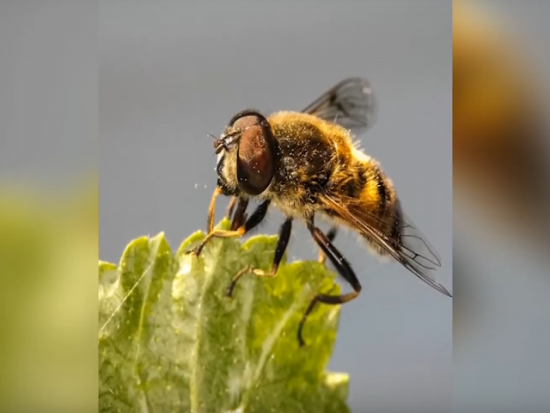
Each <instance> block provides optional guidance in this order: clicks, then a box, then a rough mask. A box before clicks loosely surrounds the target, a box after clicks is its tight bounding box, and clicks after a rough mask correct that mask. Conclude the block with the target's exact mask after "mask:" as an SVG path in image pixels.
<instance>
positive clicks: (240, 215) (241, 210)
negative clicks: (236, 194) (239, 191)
mask: <svg viewBox="0 0 550 413" xmlns="http://www.w3.org/2000/svg"><path fill="white" fill-rule="evenodd" d="M233 199H236V198H233ZM247 207H248V199H244V198H239V203H238V204H237V209H235V215H233V220H232V221H231V231H236V230H237V228H239V227H240V226H241V225H242V224H243V222H245V221H246V214H245V212H246V208H247ZM232 214H233V211H231V212H229V211H228V215H227V216H228V217H229V218H231V215H232Z"/></svg>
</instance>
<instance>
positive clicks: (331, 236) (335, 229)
mask: <svg viewBox="0 0 550 413" xmlns="http://www.w3.org/2000/svg"><path fill="white" fill-rule="evenodd" d="M337 234H338V227H336V226H334V227H332V228H331V229H330V230H329V231H328V232H327V238H328V240H329V241H330V242H334V238H336V235H337ZM326 258H327V256H326V255H325V253H324V252H323V250H321V251H319V262H320V263H321V264H324V263H325V260H326Z"/></svg>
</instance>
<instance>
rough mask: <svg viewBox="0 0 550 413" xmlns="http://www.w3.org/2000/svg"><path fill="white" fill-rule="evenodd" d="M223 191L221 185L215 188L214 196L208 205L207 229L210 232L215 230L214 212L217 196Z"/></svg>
mask: <svg viewBox="0 0 550 413" xmlns="http://www.w3.org/2000/svg"><path fill="white" fill-rule="evenodd" d="M221 193H222V190H221V188H220V187H219V186H217V187H216V189H214V193H213V194H212V198H211V199H210V206H209V207H208V217H207V219H206V229H207V231H208V233H211V232H212V231H213V230H214V212H215V210H216V198H217V197H218V195H220V194H221Z"/></svg>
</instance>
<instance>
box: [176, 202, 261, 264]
mask: <svg viewBox="0 0 550 413" xmlns="http://www.w3.org/2000/svg"><path fill="white" fill-rule="evenodd" d="M270 202H271V201H270V200H266V201H264V202H262V203H261V204H260V205H258V207H257V208H256V209H255V210H254V212H253V213H252V215H250V218H248V219H247V220H246V222H245V223H244V224H243V225H241V226H239V228H237V229H236V230H235V231H224V230H220V229H213V230H212V231H210V233H209V234H208V235H207V236H206V237H205V238H204V239H203V240H202V242H201V243H200V244H199V245H197V246H196V247H195V248H193V249H192V250H189V251H186V252H185V253H186V254H194V255H196V256H199V255H200V253H201V251H202V249H203V248H204V247H205V246H206V244H208V243H209V242H210V241H211V240H212V239H213V238H235V237H242V236H244V235H245V234H246V233H247V232H249V231H250V230H252V229H253V228H255V227H257V226H258V224H260V222H262V221H263V219H264V218H265V216H266V214H267V209H268V207H269V204H270Z"/></svg>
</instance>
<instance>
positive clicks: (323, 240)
mask: <svg viewBox="0 0 550 413" xmlns="http://www.w3.org/2000/svg"><path fill="white" fill-rule="evenodd" d="M307 228H308V229H309V231H310V233H311V235H312V236H313V239H314V240H315V242H316V243H317V245H319V247H320V248H321V250H322V251H323V253H324V254H325V255H326V256H327V257H328V258H329V259H330V261H331V262H332V265H334V267H335V268H336V270H337V271H338V273H339V274H340V275H341V276H342V277H343V278H344V279H345V280H346V281H347V282H348V283H349V284H350V285H351V286H352V287H353V292H351V293H347V294H341V295H328V294H317V295H316V296H315V297H313V299H312V300H311V302H310V303H309V306H308V307H307V309H306V311H305V313H304V315H303V317H302V320H301V321H300V325H299V326H298V342H299V344H300V347H302V346H304V344H305V343H304V340H303V338H302V330H303V328H304V324H305V322H306V320H307V317H308V316H309V314H310V313H311V312H312V311H313V309H314V308H315V306H316V305H317V303H324V304H329V305H338V304H344V303H347V302H349V301H351V300H353V299H354V298H356V297H357V296H358V295H359V293H360V292H361V284H360V283H359V280H358V279H357V276H356V275H355V272H354V271H353V270H352V269H351V266H350V265H349V263H348V262H347V260H346V259H345V258H344V256H343V255H342V253H341V252H340V251H338V249H337V248H336V247H335V246H334V245H333V244H332V242H331V241H330V239H329V238H328V236H327V235H325V234H324V233H323V232H322V231H321V230H320V229H319V228H317V227H316V226H315V225H314V223H313V219H311V220H310V221H309V222H308V223H307Z"/></svg>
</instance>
